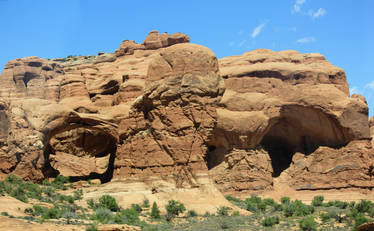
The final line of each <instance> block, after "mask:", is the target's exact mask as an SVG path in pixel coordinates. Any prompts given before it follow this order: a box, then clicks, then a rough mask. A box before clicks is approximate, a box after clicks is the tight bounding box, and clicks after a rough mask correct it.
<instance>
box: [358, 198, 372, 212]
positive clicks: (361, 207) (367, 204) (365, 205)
mask: <svg viewBox="0 0 374 231" xmlns="http://www.w3.org/2000/svg"><path fill="white" fill-rule="evenodd" d="M371 207H373V203H372V202H371V201H368V200H361V201H360V202H359V203H357V204H356V205H355V208H356V209H357V211H358V212H359V213H366V212H368V211H369V210H370V208H371Z"/></svg>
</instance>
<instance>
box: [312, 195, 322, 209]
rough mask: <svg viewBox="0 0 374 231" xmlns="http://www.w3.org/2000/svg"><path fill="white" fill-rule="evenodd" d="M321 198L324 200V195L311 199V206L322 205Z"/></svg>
mask: <svg viewBox="0 0 374 231" xmlns="http://www.w3.org/2000/svg"><path fill="white" fill-rule="evenodd" d="M323 200H324V197H323V196H315V197H314V198H313V200H312V205H313V206H316V207H318V206H322V205H323Z"/></svg>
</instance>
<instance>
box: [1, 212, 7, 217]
mask: <svg viewBox="0 0 374 231" xmlns="http://www.w3.org/2000/svg"><path fill="white" fill-rule="evenodd" d="M0 214H1V215H2V216H9V214H8V212H1V213H0Z"/></svg>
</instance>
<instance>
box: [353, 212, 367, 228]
mask: <svg viewBox="0 0 374 231" xmlns="http://www.w3.org/2000/svg"><path fill="white" fill-rule="evenodd" d="M354 221H355V224H354V230H357V227H358V226H360V225H362V224H364V223H366V222H368V221H369V220H368V219H367V218H366V217H365V215H364V214H362V213H358V214H357V215H356V216H355V217H354Z"/></svg>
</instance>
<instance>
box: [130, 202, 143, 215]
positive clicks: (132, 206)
mask: <svg viewBox="0 0 374 231" xmlns="http://www.w3.org/2000/svg"><path fill="white" fill-rule="evenodd" d="M131 208H132V209H134V210H135V211H136V212H137V213H141V212H142V210H143V209H142V207H141V206H140V205H138V204H131Z"/></svg>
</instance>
